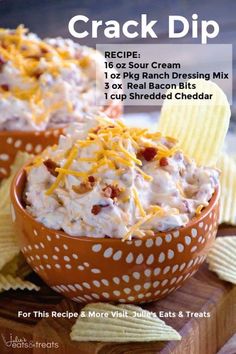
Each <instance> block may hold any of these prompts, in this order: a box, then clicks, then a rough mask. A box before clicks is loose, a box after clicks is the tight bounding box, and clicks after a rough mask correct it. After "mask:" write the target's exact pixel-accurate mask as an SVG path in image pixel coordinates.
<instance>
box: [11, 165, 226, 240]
mask: <svg viewBox="0 0 236 354" xmlns="http://www.w3.org/2000/svg"><path fill="white" fill-rule="evenodd" d="M28 165H29V162H27V163H26V164H24V165H23V166H22V167H21V168H20V169H19V171H18V172H17V173H16V175H15V176H14V178H13V180H12V183H11V187H10V198H11V204H12V205H13V207H14V209H17V210H18V211H19V212H20V213H21V214H23V215H24V216H25V217H26V218H28V219H29V220H30V221H31V222H32V223H33V224H35V223H36V224H37V225H38V227H40V228H41V229H44V230H45V232H46V233H47V232H50V233H51V232H54V233H55V234H58V235H60V237H63V238H65V239H72V240H78V241H86V242H92V243H94V242H95V243H99V242H103V243H106V242H108V243H110V242H112V243H115V242H117V243H120V242H122V243H123V242H134V241H136V240H147V239H156V238H157V237H158V236H161V237H163V236H164V235H166V234H167V233H174V232H176V231H181V230H183V229H189V228H194V227H196V225H197V224H198V223H200V222H201V221H202V220H203V219H204V218H205V216H206V215H208V213H210V212H211V211H212V210H213V209H214V207H215V206H216V204H217V203H218V201H219V197H220V185H219V184H218V186H217V188H216V189H215V191H214V194H213V196H212V198H211V200H210V202H209V204H208V205H207V206H206V207H205V208H204V210H203V212H202V213H200V215H199V216H194V217H193V218H192V219H191V220H190V221H189V222H188V223H187V224H186V225H185V226H182V227H180V228H176V229H172V230H168V231H158V232H156V233H155V235H154V236H144V237H142V238H132V239H131V240H125V241H124V240H123V239H121V238H114V237H113V238H112V237H107V238H105V237H91V236H72V235H69V234H67V233H66V232H65V231H63V230H56V229H50V228H48V227H46V226H45V225H44V224H43V223H40V222H39V221H37V220H36V219H35V218H34V217H33V216H32V215H31V214H30V213H29V212H27V210H26V209H25V208H24V207H23V205H22V203H21V202H20V200H19V197H18V193H17V191H16V186H17V184H18V183H19V181H21V179H22V178H26V170H25V168H26V167H27V166H28ZM24 186H25V183H24ZM20 193H21V194H22V189H21V191H20Z"/></svg>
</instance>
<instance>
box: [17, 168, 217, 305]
mask: <svg viewBox="0 0 236 354" xmlns="http://www.w3.org/2000/svg"><path fill="white" fill-rule="evenodd" d="M25 182H26V173H25V171H24V169H21V170H20V171H19V172H18V174H17V175H16V176H15V179H14V181H13V183H12V187H11V201H12V218H13V222H14V225H15V228H16V231H17V234H18V236H19V243H20V247H21V250H22V252H23V254H24V256H25V257H26V260H27V262H28V263H29V265H30V266H31V267H32V268H33V269H34V271H35V272H36V273H37V274H38V275H39V276H40V277H41V278H42V279H43V280H44V281H45V282H46V283H47V284H48V285H49V286H50V287H52V288H53V289H54V290H55V291H57V292H59V293H60V294H62V295H64V296H66V297H69V298H71V299H72V300H75V301H77V302H94V301H104V302H106V301H114V302H126V303H141V302H150V301H154V300H158V299H160V298H162V297H164V296H166V295H167V294H169V293H171V292H173V291H174V290H176V289H177V288H179V287H180V286H181V285H182V284H183V283H184V282H185V281H186V280H187V279H188V278H190V277H191V276H192V275H193V274H194V273H195V272H196V271H197V270H198V268H199V266H200V264H201V263H203V261H204V259H205V257H206V255H207V253H208V250H209V248H210V247H211V245H212V243H213V241H214V239H215V236H216V232H217V226H218V216H219V190H218V189H217V190H216V191H215V193H214V195H213V197H212V199H211V201H210V204H209V206H208V207H207V208H205V209H204V210H203V212H202V213H201V215H200V216H198V217H196V218H194V219H193V220H192V221H191V222H190V223H189V224H188V225H187V226H186V227H183V228H180V229H178V230H174V231H171V232H160V233H157V235H156V236H155V237H146V238H145V239H142V240H141V239H136V240H132V241H125V242H122V241H121V240H120V239H109V238H92V237H72V236H69V235H67V234H65V233H64V232H62V231H55V230H51V229H48V228H46V227H45V226H44V225H42V224H40V223H39V222H37V221H35V219H34V218H33V217H32V216H31V215H30V214H29V213H27V212H26V211H25V209H24V207H23V206H22V192H23V190H24V186H25Z"/></svg>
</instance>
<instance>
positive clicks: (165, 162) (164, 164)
mask: <svg viewBox="0 0 236 354" xmlns="http://www.w3.org/2000/svg"><path fill="white" fill-rule="evenodd" d="M159 163H160V166H161V167H165V166H168V165H169V163H168V159H167V157H162V158H161V159H160V162H159Z"/></svg>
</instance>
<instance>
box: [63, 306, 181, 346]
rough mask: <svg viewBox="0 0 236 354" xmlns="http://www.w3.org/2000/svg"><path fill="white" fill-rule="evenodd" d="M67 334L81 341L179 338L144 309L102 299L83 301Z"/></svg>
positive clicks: (171, 329) (134, 340)
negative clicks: (78, 313)
mask: <svg viewBox="0 0 236 354" xmlns="http://www.w3.org/2000/svg"><path fill="white" fill-rule="evenodd" d="M137 312H139V316H137V317H135V316H134V313H136V314H137ZM93 313H96V316H93V315H92V314H93ZM98 314H99V315H98ZM70 336H71V339H72V340H76V341H81V342H82V341H100V342H123V343H126V342H149V341H160V340H180V339H181V336H180V335H179V333H178V332H176V331H175V330H174V329H173V328H172V327H170V326H167V325H166V324H165V322H164V321H162V320H160V319H159V318H158V317H157V316H156V317H154V316H153V315H152V314H151V313H150V312H149V311H147V310H142V308H140V307H138V306H133V305H117V306H115V305H111V304H106V303H95V304H88V305H86V306H85V307H84V308H83V309H82V310H81V314H80V317H79V318H78V319H77V321H76V323H75V324H74V326H73V327H72V331H71V334H70Z"/></svg>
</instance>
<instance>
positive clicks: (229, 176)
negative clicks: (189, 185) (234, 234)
mask: <svg viewBox="0 0 236 354" xmlns="http://www.w3.org/2000/svg"><path fill="white" fill-rule="evenodd" d="M217 167H218V168H219V169H220V170H221V176H220V183H221V200H220V223H227V224H231V225H235V224H236V164H235V162H234V160H233V158H232V157H230V156H228V155H227V154H226V153H224V154H221V156H220V159H219V161H218V162H217Z"/></svg>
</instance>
